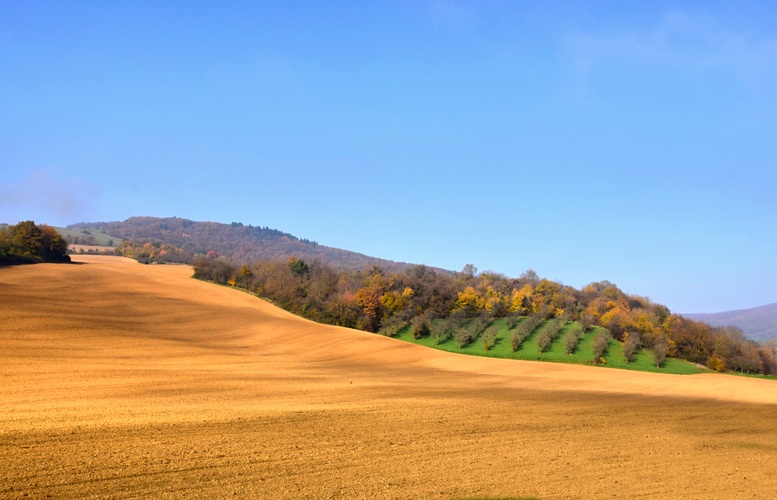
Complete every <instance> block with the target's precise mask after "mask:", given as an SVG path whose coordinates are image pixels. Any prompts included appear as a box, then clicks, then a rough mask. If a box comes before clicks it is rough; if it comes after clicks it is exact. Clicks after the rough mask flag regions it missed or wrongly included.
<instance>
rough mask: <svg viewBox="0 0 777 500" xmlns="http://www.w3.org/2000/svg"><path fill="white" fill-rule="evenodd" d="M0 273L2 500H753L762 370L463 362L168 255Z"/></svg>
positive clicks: (770, 479) (767, 494)
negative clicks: (217, 281)
mask: <svg viewBox="0 0 777 500" xmlns="http://www.w3.org/2000/svg"><path fill="white" fill-rule="evenodd" d="M73 259H74V260H75V261H78V262H80V263H81V264H80V265H53V264H40V265H34V266H18V267H11V268H3V269H0V356H1V357H0V497H3V498H6V497H10V498H14V497H22V496H32V497H46V496H53V497H85V496H86V497H110V498H115V497H138V496H143V497H187V498H189V497H202V498H212V497H225V496H233V495H237V496H238V497H271V498H299V497H307V498H329V497H338V498H340V497H344V498H357V497H358V498H361V497H369V498H408V497H411V498H413V497H420V498H430V497H432V498H436V497H443V498H446V497H467V496H476V497H508V496H531V497H540V498H591V497H617V498H633V497H649V498H666V497H684V498H744V497H747V498H773V497H774V495H775V492H777V382H774V381H769V380H759V379H748V378H743V377H735V376H729V375H718V374H703V375H693V376H673V375H661V374H649V373H638V372H630V371H620V370H614V369H607V368H597V367H585V366H568V365H559V364H550V363H532V362H520V361H509V360H494V359H486V358H477V357H469V356H461V355H455V354H450V353H445V352H441V351H435V350H430V349H425V348H423V347H419V346H415V345H412V344H408V343H404V342H401V341H396V340H392V339H387V338H383V337H380V336H376V335H371V334H367V333H362V332H357V331H353V330H347V329H342V328H336V327H329V326H322V325H318V324H315V323H312V322H309V321H306V320H303V319H300V318H297V317H295V316H292V315H290V314H288V313H286V312H284V311H281V310H279V309H277V308H275V307H273V306H271V305H269V304H267V303H265V302H263V301H261V300H259V299H257V298H254V297H252V296H250V295H247V294H245V293H242V292H239V291H236V290H232V289H229V288H226V287H218V286H214V285H210V284H206V283H202V282H199V281H196V280H193V279H191V278H190V277H189V276H190V275H191V269H190V268H188V267H185V266H156V265H150V266H143V265H140V264H137V263H135V262H133V261H130V260H127V259H122V258H119V257H100V256H73Z"/></svg>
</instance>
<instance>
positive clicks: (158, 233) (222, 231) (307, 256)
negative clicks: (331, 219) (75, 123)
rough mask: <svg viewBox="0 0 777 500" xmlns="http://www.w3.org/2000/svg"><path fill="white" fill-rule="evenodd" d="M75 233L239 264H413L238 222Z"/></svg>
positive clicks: (158, 222)
mask: <svg viewBox="0 0 777 500" xmlns="http://www.w3.org/2000/svg"><path fill="white" fill-rule="evenodd" d="M67 229H69V230H72V231H83V230H87V231H99V232H100V233H104V234H107V235H110V236H112V237H115V238H117V239H121V240H130V241H137V242H152V243H169V244H171V245H175V246H177V247H180V248H182V249H184V250H186V251H187V252H190V253H192V254H196V253H202V254H206V253H208V252H209V251H215V252H218V253H219V254H220V255H223V256H225V257H228V258H230V259H232V260H235V261H238V262H251V261H255V260H281V259H282V260H286V259H288V258H289V257H296V258H301V259H303V260H314V259H318V260H320V261H321V262H324V263H327V264H329V265H330V266H332V267H333V268H335V269H349V270H359V269H364V268H367V267H372V266H375V265H377V266H380V267H381V268H383V269H384V270H386V271H389V272H402V271H404V270H405V269H407V268H408V267H411V264H407V263H404V262H394V261H391V260H385V259H379V258H376V257H370V256H367V255H364V254H360V253H357V252H350V251H347V250H342V249H339V248H332V247H327V246H324V245H319V244H318V243H316V242H314V241H309V240H306V239H300V238H297V237H296V236H293V235H291V234H288V233H284V232H282V231H279V230H277V229H270V228H268V227H258V226H251V225H243V224H241V223H239V222H233V223H232V224H221V223H218V222H196V221H191V220H188V219H181V218H178V217H167V218H159V217H130V218H129V219H127V220H125V221H122V222H89V223H78V224H71V225H69V226H67Z"/></svg>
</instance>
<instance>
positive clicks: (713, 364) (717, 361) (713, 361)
mask: <svg viewBox="0 0 777 500" xmlns="http://www.w3.org/2000/svg"><path fill="white" fill-rule="evenodd" d="M707 368H709V369H710V370H715V371H716V372H722V371H723V370H725V369H726V363H724V362H723V359H721V357H720V356H710V359H708V360H707Z"/></svg>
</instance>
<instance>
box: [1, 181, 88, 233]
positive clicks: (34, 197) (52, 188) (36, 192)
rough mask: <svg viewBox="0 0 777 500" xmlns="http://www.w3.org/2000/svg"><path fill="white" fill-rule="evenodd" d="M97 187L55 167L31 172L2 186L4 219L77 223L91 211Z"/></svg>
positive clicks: (9, 220)
mask: <svg viewBox="0 0 777 500" xmlns="http://www.w3.org/2000/svg"><path fill="white" fill-rule="evenodd" d="M96 197H97V190H96V189H95V188H93V187H92V186H89V185H88V184H85V183H83V182H81V181H78V180H74V179H68V178H66V177H65V176H62V175H60V174H59V173H57V172H55V171H54V170H53V169H50V168H44V169H38V170H34V171H31V172H29V173H27V175H25V176H24V177H22V178H20V179H19V180H18V181H16V182H10V183H7V184H3V185H2V186H0V219H2V222H17V221H18V220H25V219H34V220H36V221H40V222H46V223H49V224H69V223H73V222H78V220H76V219H79V220H80V219H81V218H83V217H85V216H87V215H89V214H90V212H91V208H92V207H93V206H94V205H95V201H96Z"/></svg>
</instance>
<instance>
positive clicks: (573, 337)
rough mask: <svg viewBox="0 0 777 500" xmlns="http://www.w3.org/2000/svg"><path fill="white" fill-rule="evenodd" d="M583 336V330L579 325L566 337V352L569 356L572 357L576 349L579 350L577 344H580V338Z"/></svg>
mask: <svg viewBox="0 0 777 500" xmlns="http://www.w3.org/2000/svg"><path fill="white" fill-rule="evenodd" d="M582 334H583V328H582V326H580V325H579V324H577V325H575V326H573V327H572V329H571V330H570V331H569V332H568V333H567V335H566V337H564V350H565V351H566V352H567V355H568V356H571V355H572V354H573V353H574V352H575V349H576V348H577V344H579V343H580V336H581V335H582Z"/></svg>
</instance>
